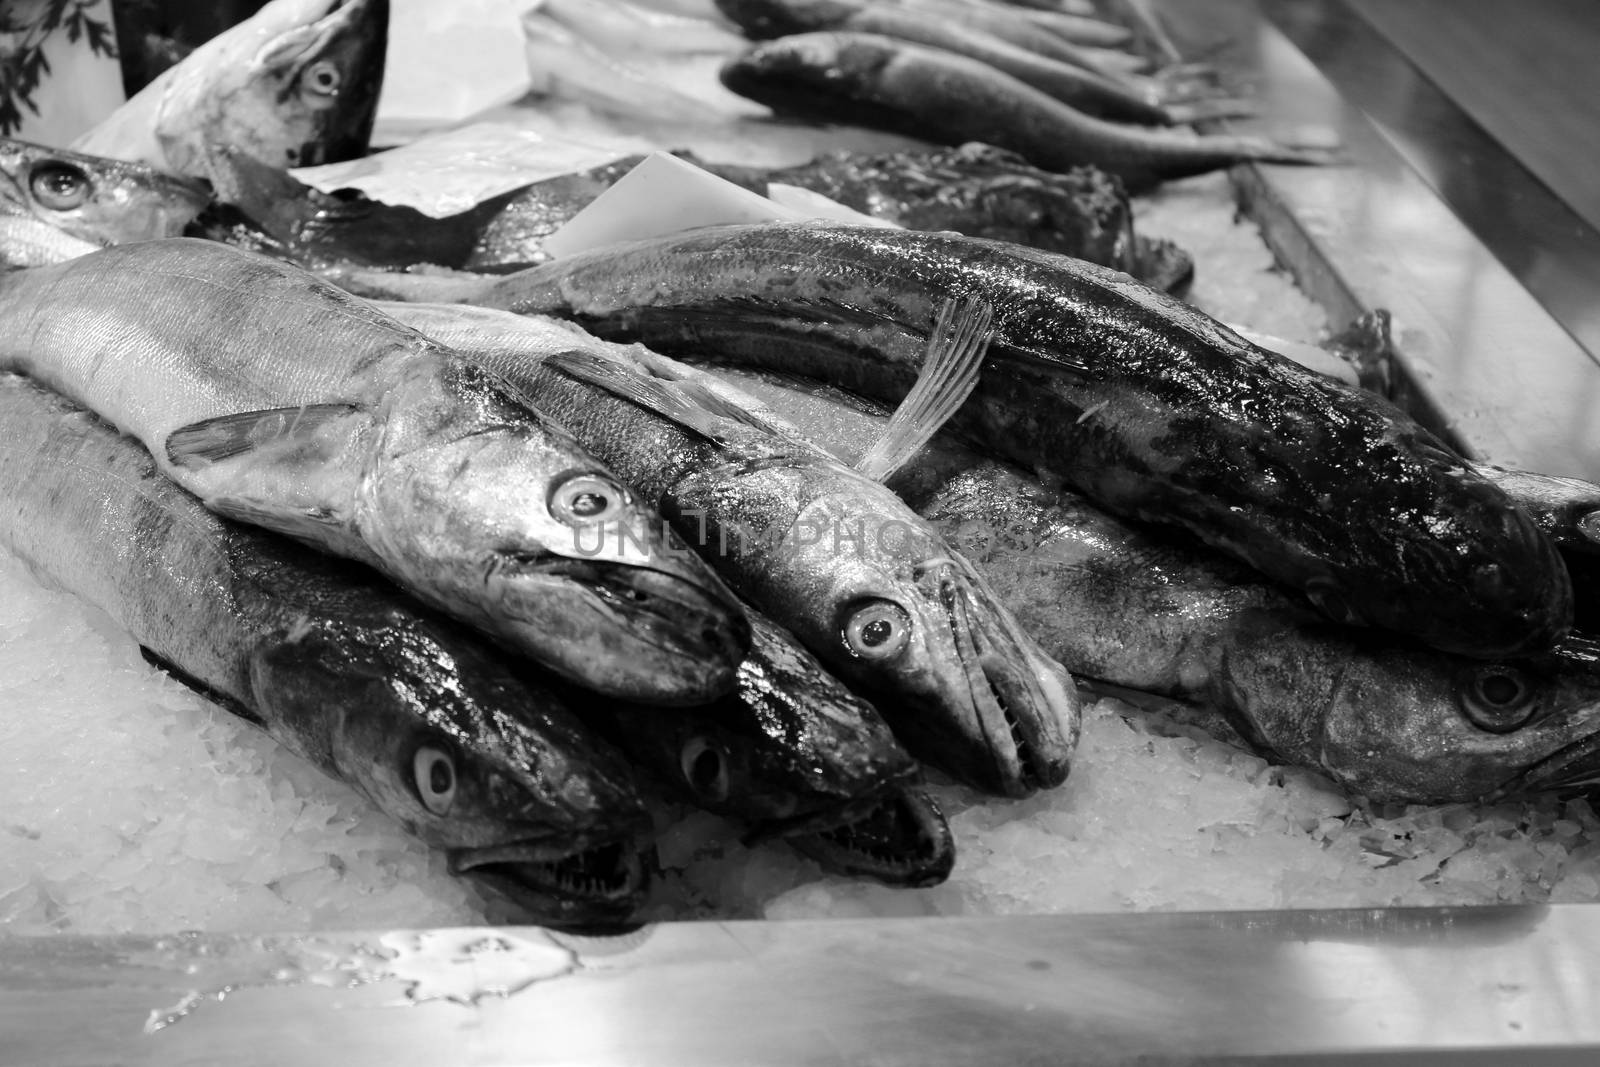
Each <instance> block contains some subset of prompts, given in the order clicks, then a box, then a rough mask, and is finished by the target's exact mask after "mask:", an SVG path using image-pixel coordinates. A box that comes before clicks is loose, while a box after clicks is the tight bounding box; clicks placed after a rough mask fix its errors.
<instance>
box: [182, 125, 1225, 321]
mask: <svg viewBox="0 0 1600 1067" xmlns="http://www.w3.org/2000/svg"><path fill="white" fill-rule="evenodd" d="M223 151H225V152H226V151H227V150H226V149H224V150H223ZM674 154H676V155H678V156H679V157H680V158H683V159H685V160H687V161H689V162H691V163H693V164H695V165H696V166H698V167H701V168H703V169H705V170H708V171H710V172H711V173H713V174H716V175H718V176H719V177H722V178H726V179H727V180H729V181H731V182H733V183H734V184H736V185H740V186H743V187H744V188H747V189H750V190H752V191H753V192H757V193H760V194H761V195H763V196H764V195H766V193H767V187H768V185H769V184H771V183H774V182H776V183H783V184H787V185H794V186H798V187H800V188H803V189H810V190H812V191H814V192H819V193H822V194H823V195H824V196H828V197H831V198H833V199H835V200H838V201H839V202H840V203H843V204H845V205H846V206H848V207H851V208H854V209H855V210H857V211H860V212H863V213H864V214H870V215H873V216H876V217H878V218H882V219H886V220H887V221H890V222H894V223H897V224H899V225H901V226H907V227H910V228H912V229H919V230H956V231H959V232H961V233H965V234H969V235H971V236H974V237H991V238H996V239H1001V240H1012V241H1018V242H1020V243H1023V244H1029V245H1033V246H1035V247H1038V248H1042V249H1044V250H1046V251H1051V252H1061V253H1064V254H1066V255H1072V256H1077V257H1079V258H1082V259H1088V260H1091V261H1093V262H1095V263H1102V264H1104V265H1106V266H1108V267H1115V268H1116V269H1118V270H1124V271H1127V272H1128V273H1129V274H1132V275H1133V276H1134V277H1136V278H1138V279H1139V280H1141V281H1143V282H1145V283H1147V284H1149V285H1154V286H1157V287H1158V288H1163V289H1167V290H1169V291H1180V290H1181V289H1183V288H1184V287H1185V286H1186V285H1187V284H1188V283H1189V282H1190V281H1191V280H1192V279H1193V277H1194V261H1193V258H1192V257H1191V256H1190V255H1189V254H1188V253H1187V252H1185V251H1184V250H1183V249H1181V248H1179V247H1177V246H1176V245H1174V244H1173V243H1172V242H1170V241H1164V240H1160V239H1152V238H1148V237H1145V236H1143V235H1139V234H1136V233H1134V228H1133V216H1132V209H1131V206H1130V204H1129V201H1128V197H1127V194H1126V193H1125V192H1124V191H1123V189H1122V188H1121V186H1120V185H1119V184H1118V183H1117V181H1116V180H1115V179H1113V178H1111V177H1110V176H1108V175H1106V174H1103V173H1101V172H1099V171H1097V170H1095V169H1094V168H1092V167H1081V168H1075V169H1074V170H1073V171H1071V172H1069V173H1067V174H1054V173H1051V172H1049V171H1043V170H1039V169H1038V168H1036V167H1030V166H1028V165H1027V163H1025V162H1024V161H1023V159H1022V157H1020V156H1018V155H1016V154H1015V153H1012V152H1005V151H1003V150H1001V149H997V148H992V147H989V146H986V145H981V144H977V143H973V144H967V145H962V146H960V147H958V148H954V149H934V150H931V151H926V152H895V153H888V154H884V155H860V154H854V153H844V152H839V153H830V154H827V155H823V156H820V157H818V158H817V159H814V160H812V161H811V162H809V163H804V164H800V165H797V166H792V167H779V168H766V167H741V166H737V165H733V164H721V163H713V162H710V161H707V160H704V159H701V158H699V157H697V156H695V155H693V154H692V153H689V152H683V151H680V152H676V153H674ZM643 159H644V157H643V156H629V157H625V158H623V159H620V160H617V161H616V162H614V163H609V164H606V165H604V166H600V167H594V168H591V169H589V170H586V171H580V172H578V173H574V174H566V175H561V176H559V177H555V178H550V179H547V180H545V181H541V182H536V183H533V184H531V185H528V186H525V187H524V188H522V189H518V190H514V191H512V192H510V193H506V194H503V195H501V196H496V197H492V198H490V199H488V200H486V201H484V202H483V203H481V204H479V205H477V206H476V207H474V208H472V209H471V210H469V211H466V212H463V213H461V214H458V215H452V216H449V217H447V218H443V219H436V218H431V217H429V216H427V215H424V214H422V213H421V212H419V211H416V210H414V209H412V208H408V207H403V206H391V205H386V204H381V203H378V202H377V201H373V200H368V199H366V198H365V197H361V196H359V195H354V196H353V195H348V194H344V195H338V196H331V195H328V194H326V193H322V192H319V191H317V190H315V189H312V188H311V187H309V186H306V185H303V184H301V183H300V182H298V181H296V180H295V179H294V178H293V177H291V176H290V175H288V174H285V173H284V172H282V171H281V170H276V169H273V168H267V167H264V166H262V165H260V164H252V163H251V162H250V161H249V160H245V159H237V160H235V161H234V163H233V166H234V168H235V171H236V172H237V173H239V174H241V175H249V180H247V181H245V182H244V183H243V188H244V190H245V191H244V192H243V193H242V194H241V195H240V197H239V198H238V199H237V200H236V202H235V203H234V204H232V205H229V206H228V208H227V209H224V208H220V207H218V206H214V207H213V209H212V210H211V211H209V212H208V213H207V214H206V215H205V216H204V217H203V219H202V221H201V224H200V227H199V230H200V232H199V234H197V235H199V236H205V237H208V238H210V239H212V240H219V241H223V242H226V243H228V244H234V245H238V246H240V247H244V248H249V249H251V250H253V251H262V252H265V253H267V254H271V255H274V256H278V257H281V258H287V259H290V260H292V261H294V262H297V263H300V264H301V265H303V266H307V267H311V268H314V269H315V268H322V267H325V266H330V265H334V264H358V265H363V266H372V267H378V268H382V269H394V268H400V269H405V268H410V267H413V266H416V265H419V264H431V265H434V266H439V267H446V268H451V269H464V270H467V271H474V272H486V273H505V272H508V271H511V270H516V269H520V268H522V267H527V266H532V265H537V264H539V263H543V262H546V261H547V260H548V259H549V256H548V255H547V254H546V253H545V252H544V241H545V239H546V238H547V237H549V236H550V235H551V234H552V233H554V232H555V231H556V230H558V229H560V228H561V227H562V226H563V225H564V224H566V223H567V222H568V221H569V220H570V219H571V218H572V217H573V216H574V215H576V214H577V213H578V212H579V211H581V210H583V209H584V208H585V207H587V206H588V205H589V204H590V202H592V201H593V200H594V199H595V197H597V196H599V195H600V194H601V193H602V192H604V191H605V190H606V189H609V188H610V187H611V186H612V185H613V184H615V183H616V181H617V180H618V179H619V178H621V177H622V176H623V175H624V174H626V173H628V172H629V171H630V170H632V169H633V168H634V167H635V166H637V165H638V164H639V163H640V162H641V161H642V160H643ZM230 209H231V210H230Z"/></svg>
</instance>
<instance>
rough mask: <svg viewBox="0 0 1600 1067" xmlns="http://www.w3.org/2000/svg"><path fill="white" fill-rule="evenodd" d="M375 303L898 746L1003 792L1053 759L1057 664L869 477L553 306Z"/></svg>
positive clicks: (1065, 720)
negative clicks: (636, 509) (672, 547)
mask: <svg viewBox="0 0 1600 1067" xmlns="http://www.w3.org/2000/svg"><path fill="white" fill-rule="evenodd" d="M386 307H387V309H388V310H390V311H392V312H393V313H394V314H396V315H397V316H403V321H405V322H406V323H407V324H408V325H411V326H413V327H415V328H417V329H419V330H421V331H422V332H424V333H426V334H427V335H428V336H430V337H433V338H436V339H438V340H440V341H441V342H443V343H446V344H449V345H450V346H452V347H453V348H455V349H457V350H458V351H460V352H461V353H462V354H463V355H465V356H467V357H468V358H471V359H473V360H476V361H477V362H479V363H480V364H481V365H482V366H484V367H486V368H487V369H489V370H490V371H492V372H493V373H495V374H496V375H498V376H499V377H501V378H502V379H503V380H505V381H506V382H507V383H508V384H509V385H511V386H512V387H514V388H516V389H518V390H519V391H520V392H521V393H522V394H524V395H525V396H527V397H528V398H529V399H530V401H531V402H533V403H536V404H537V405H538V406H539V407H540V408H541V409H542V410H544V411H546V412H548V413H549V414H550V416H551V417H552V418H555V419H556V420H558V421H559V422H561V423H562V424H563V425H565V426H566V427H567V428H568V429H570V430H571V431H572V432H573V433H574V434H575V435H577V437H578V439H579V440H580V441H581V442H583V443H584V444H585V446H586V447H587V448H588V449H589V450H590V451H592V452H594V453H595V454H596V455H597V456H600V457H601V458H602V459H603V460H604V461H605V462H606V463H607V464H608V466H610V467H611V469H613V470H615V471H616V472H617V474H618V475H619V476H620V477H622V478H623V479H625V480H626V481H627V482H628V483H629V484H630V485H631V486H632V487H633V488H634V489H635V490H637V491H638V492H639V494H640V495H641V496H642V497H643V498H644V499H645V500H647V501H649V502H650V503H652V504H653V505H655V506H656V507H657V508H658V509H659V510H660V511H661V513H662V514H663V515H664V516H666V517H667V518H668V520H669V521H671V522H672V523H673V524H674V526H675V528H676V529H677V530H678V532H679V533H680V534H681V535H682V536H683V537H684V539H685V540H686V541H688V542H689V544H690V546H691V547H693V548H695V549H696V550H697V551H699V552H700V553H701V555H702V556H703V557H704V558H705V559H706V560H707V562H709V563H710V564H711V565H712V566H713V567H715V568H716V569H717V571H718V573H719V574H720V575H722V577H723V578H724V579H725V580H726V581H727V582H728V584H729V585H730V586H731V587H732V588H733V589H734V590H735V591H736V592H737V593H739V594H740V595H741V596H742V597H744V598H745V599H746V600H748V601H749V602H750V603H751V604H752V605H753V606H755V607H756V608H757V609H759V610H760V611H762V612H765V613H766V614H767V615H768V616H770V617H771V618H772V619H773V620H774V621H776V622H777V623H778V624H779V625H781V626H783V627H784V628H785V629H786V630H788V631H789V632H791V633H792V634H794V636H795V637H796V638H797V639H798V640H799V641H800V643H801V644H803V645H804V646H805V647H806V648H808V649H810V651H811V652H812V653H813V654H814V655H816V656H817V658H818V659H820V660H821V661H822V662H823V663H824V664H825V665H826V666H827V668H828V669H829V670H830V671H832V672H833V673H834V674H836V675H838V677H839V678H841V679H842V680H843V681H844V682H845V683H846V684H848V685H850V686H851V687H852V688H854V689H856V690H858V691H859V692H861V693H863V694H864V695H866V696H868V697H869V698H872V699H873V700H874V701H875V703H876V704H877V706H878V707H879V709H880V710H881V711H882V712H883V714H884V716H885V718H886V719H888V721H889V724H890V725H891V726H892V727H893V728H894V731H895V734H896V736H898V737H899V738H900V740H901V741H902V742H903V743H904V744H905V746H906V747H907V749H909V750H910V751H911V753H912V754H913V755H916V756H917V757H918V758H920V759H923V760H925V761H926V762H928V763H930V764H932V765H934V766H936V767H938V768H940V769H941V770H943V771H945V772H946V773H948V774H951V775H953V776H955V777H957V778H960V779H962V780H964V781H967V782H969V783H971V784H973V785H974V786H976V787H978V788H980V789H985V790H988V791H991V792H998V793H1003V794H1007V795H1022V794H1026V793H1029V792H1032V791H1033V790H1036V789H1040V788H1047V787H1050V786H1054V785H1057V784H1059V783H1060V782H1061V781H1062V780H1063V779H1064V778H1065V777H1066V774H1067V769H1068V764H1069V760H1070V756H1071V751H1072V745H1073V744H1074V743H1075V741H1076V739H1077V723H1078V705H1077V700H1076V693H1075V691H1074V690H1073V687H1072V685H1071V681H1070V679H1064V676H1063V675H1062V674H1061V673H1060V672H1059V668H1058V667H1057V666H1056V665H1054V664H1051V663H1049V662H1048V660H1047V659H1046V658H1045V657H1044V656H1042V655H1040V654H1039V653H1038V651H1037V650H1036V649H1035V648H1034V646H1033V643H1032V642H1031V641H1030V640H1029V639H1028V637H1027V635H1026V634H1025V633H1023V632H1022V631H1021V630H1020V629H1019V628H1018V627H1017V626H1016V624H1015V622H1014V621H1013V620H1012V618H1011V616H1010V615H1009V614H1008V613H1007V612H1006V611H1005V610H1004V609H1002V608H1000V607H999V605H998V604H996V603H995V601H994V599H993V596H992V595H991V593H990V591H989V590H988V588H987V587H986V586H985V585H984V583H983V581H982V580H981V579H979V578H978V577H977V575H976V574H975V573H974V572H973V571H972V568H971V566H970V565H969V564H968V563H967V562H966V561H965V560H964V559H962V558H961V557H960V556H959V555H957V554H955V553H952V552H950V551H949V549H948V546H946V545H945V544H944V543H943V542H942V541H941V540H940V539H939V538H938V536H937V535H935V534H934V533H933V531H932V530H931V529H930V528H929V527H928V526H927V525H926V524H925V523H923V522H922V521H921V520H920V519H919V518H918V517H917V516H916V515H915V514H914V513H913V512H911V511H910V510H909V509H907V508H906V507H905V506H904V504H902V503H901V502H900V500H899V499H897V498H896V497H895V495H894V494H893V493H892V492H890V491H889V490H888V489H886V488H884V486H882V485H881V484H879V483H878V482H876V481H873V480H871V479H869V478H866V477H864V476H862V475H860V474H858V473H856V472H854V471H852V470H850V469H848V468H846V467H844V466H842V465H840V464H839V463H837V462H835V461H834V460H833V459H832V458H831V457H829V456H827V455H826V454H825V453H823V452H821V451H820V450H818V449H816V448H815V447H814V446H811V445H810V444H808V443H805V442H803V441H800V440H798V439H793V438H789V437H783V436H779V435H777V434H776V433H774V432H773V430H772V429H770V428H768V427H766V426H764V425H761V424H759V423H758V424H755V425H752V424H751V423H750V422H749V421H747V420H746V419H745V418H744V416H743V413H742V412H741V410H740V409H739V408H738V406H737V405H736V404H733V403H729V402H726V401H725V400H721V399H720V398H718V397H717V396H716V395H714V394H709V393H707V392H706V391H704V390H700V391H695V392H693V393H688V392H686V391H685V390H686V389H687V388H688V386H685V385H684V384H683V383H673V382H668V381H662V380H659V379H657V378H654V377H652V376H651V374H650V372H649V371H648V370H641V369H639V368H637V367H634V366H629V365H627V364H628V362H629V359H630V357H629V356H628V355H627V350H625V349H617V348H615V347H614V346H605V347H602V346H600V345H599V343H598V342H596V341H593V340H592V339H588V338H585V337H583V335H581V334H579V333H578V332H576V331H574V330H572V329H571V328H569V327H566V326H564V325H562V324H559V323H549V322H540V321H538V320H533V319H521V318H518V317H517V316H514V315H507V314H504V313H501V312H493V311H485V310H482V309H472V308H458V307H448V306H445V307H427V306H420V305H398V304H397V305H386ZM690 385H692V383H690Z"/></svg>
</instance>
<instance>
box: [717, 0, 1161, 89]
mask: <svg viewBox="0 0 1600 1067" xmlns="http://www.w3.org/2000/svg"><path fill="white" fill-rule="evenodd" d="M716 5H717V8H718V10H720V11H721V12H722V13H723V14H724V15H726V16H727V17H728V18H729V19H730V20H731V21H732V22H733V23H734V24H735V25H736V26H738V27H739V28H740V29H741V30H742V31H744V34H745V36H746V37H749V38H751V39H752V40H757V41H766V40H775V39H778V38H781V37H793V36H796V35H798V34H805V33H815V32H820V31H830V30H846V31H854V32H861V33H885V34H886V35H887V36H890V37H894V36H898V34H897V33H896V32H893V30H895V29H899V28H902V27H909V26H910V25H911V24H912V23H913V22H914V21H917V20H921V21H925V22H933V23H938V24H941V25H944V26H947V27H949V29H950V32H951V34H953V35H957V34H963V33H966V34H973V33H976V34H982V35H983V36H984V37H985V38H987V39H989V40H993V41H998V42H1000V43H1002V44H1007V45H1010V46H1012V47H1013V48H1018V49H1021V50H1024V51H1027V52H1030V53H1032V54H1034V55H1038V56H1041V57H1043V58H1046V59H1049V60H1051V61H1053V62H1056V63H1061V64H1070V65H1072V66H1076V67H1078V68H1079V69H1082V70H1085V71H1092V72H1095V73H1100V74H1108V73H1111V71H1109V70H1108V69H1107V64H1105V63H1104V62H1103V60H1102V57H1101V56H1100V55H1099V54H1098V51H1097V50H1096V49H1094V48H1086V47H1083V45H1084V44H1085V43H1087V42H1083V41H1074V40H1071V39H1069V38H1067V37H1064V36H1062V35H1061V34H1059V33H1052V32H1049V31H1048V30H1046V29H1044V28H1043V27H1041V26H1040V25H1039V23H1038V21H1037V19H1036V16H1034V15H1033V14H1031V13H1027V12H1022V11H1007V10H1004V9H1002V8H994V7H990V6H988V5H980V4H961V3H957V4H941V3H937V2H932V3H923V4H901V3H874V2H863V0H716ZM869 25H871V26H879V27H888V29H884V28H880V29H867V28H866V27H867V26H869ZM1113 32H1114V33H1116V35H1117V38H1118V39H1117V40H1116V41H1115V42H1112V43H1118V44H1120V43H1123V42H1125V41H1127V40H1128V39H1129V38H1130V37H1131V36H1132V35H1131V33H1130V32H1129V31H1127V30H1125V29H1122V28H1120V27H1114V28H1113ZM1099 43H1107V42H1099ZM1139 65H1142V64H1139Z"/></svg>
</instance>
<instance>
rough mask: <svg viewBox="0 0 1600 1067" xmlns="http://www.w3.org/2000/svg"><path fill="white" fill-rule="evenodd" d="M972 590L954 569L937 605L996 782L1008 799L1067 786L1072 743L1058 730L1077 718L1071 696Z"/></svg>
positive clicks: (947, 576) (942, 585)
mask: <svg viewBox="0 0 1600 1067" xmlns="http://www.w3.org/2000/svg"><path fill="white" fill-rule="evenodd" d="M974 594H975V591H974V589H973V587H972V586H971V585H970V584H969V583H968V582H965V581H962V580H960V576H959V574H958V572H956V571H955V570H954V569H953V568H951V569H949V570H948V571H947V573H946V574H945V575H943V576H942V577H941V578H940V581H939V602H940V604H941V605H942V606H943V608H944V611H945V617H946V620H947V621H948V622H949V625H950V632H951V635H952V636H953V637H954V639H955V644H956V649H957V653H958V656H959V659H960V662H961V666H962V669H963V670H964V671H965V672H966V678H967V685H968V687H969V689H970V691H971V699H972V706H973V709H974V711H975V713H976V715H977V717H978V725H979V728H980V729H981V731H982V732H983V734H984V739H985V741H986V743H987V747H988V750H989V753H990V756H991V761H992V771H993V773H994V775H995V777H996V781H995V783H994V785H995V786H997V787H998V788H999V789H1000V790H1001V791H1002V792H1003V793H1005V794H1006V795H1008V796H1026V795H1028V794H1029V793H1033V792H1036V791H1038V790H1040V789H1050V788H1053V787H1055V786H1058V785H1060V784H1061V783H1062V782H1064V781H1066V778H1067V771H1068V769H1069V767H1070V755H1071V744H1070V741H1069V740H1068V739H1066V738H1064V737H1063V736H1062V734H1061V732H1060V730H1059V728H1058V724H1059V723H1060V721H1061V720H1062V719H1063V718H1064V717H1066V716H1068V715H1070V714H1072V709H1071V708H1070V706H1060V707H1058V706H1057V705H1070V699H1071V694H1070V693H1066V692H1065V691H1063V692H1062V693H1060V694H1052V693H1049V692H1047V691H1046V687H1045V686H1044V684H1043V681H1042V679H1041V677H1040V672H1039V664H1038V662H1037V658H1036V657H1035V656H1034V655H1032V654H1031V653H1030V652H1029V651H1028V649H1027V648H1026V647H1025V646H1024V644H1023V643H1022V642H1021V641H1019V640H1017V639H1016V637H1015V635H1013V634H1011V633H1009V632H1008V631H1007V627H1006V626H1005V625H1004V621H1003V618H1001V617H997V613H996V612H995V611H990V612H983V611H982V610H981V608H980V605H979V604H978V603H977V602H976V597H975V595H974Z"/></svg>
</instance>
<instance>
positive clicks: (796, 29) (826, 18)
mask: <svg viewBox="0 0 1600 1067" xmlns="http://www.w3.org/2000/svg"><path fill="white" fill-rule="evenodd" d="M716 5H717V10H718V11H720V12H722V13H723V14H724V15H725V16H727V18H728V19H729V21H731V22H732V23H733V24H734V25H735V26H738V27H739V29H740V30H742V31H743V32H744V35H745V36H746V37H748V38H750V40H752V41H765V40H769V39H771V38H774V37H787V36H789V35H790V34H795V33H808V32H810V31H812V30H820V29H825V28H826V27H828V26H834V25H837V24H839V23H840V22H843V21H844V20H845V19H846V18H847V17H849V16H850V15H852V14H854V13H855V12H856V11H859V10H860V8H861V5H860V4H859V3H851V2H847V0H716Z"/></svg>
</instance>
